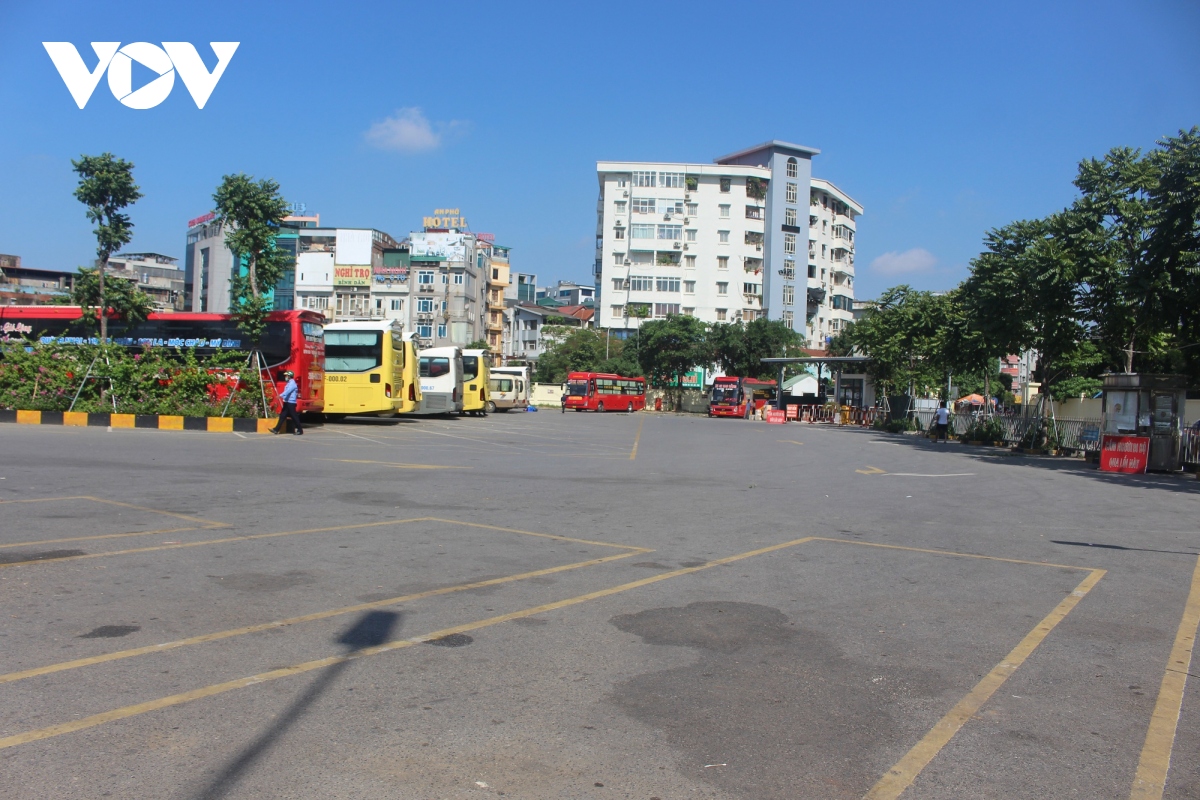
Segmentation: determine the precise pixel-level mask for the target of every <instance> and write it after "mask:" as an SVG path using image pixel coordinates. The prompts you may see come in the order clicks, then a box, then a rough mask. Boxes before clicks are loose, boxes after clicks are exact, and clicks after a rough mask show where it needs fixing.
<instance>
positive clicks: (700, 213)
mask: <svg viewBox="0 0 1200 800" xmlns="http://www.w3.org/2000/svg"><path fill="white" fill-rule="evenodd" d="M819 153H820V151H819V150H816V149H813V148H811V147H803V146H800V145H795V144H789V143H787V142H780V141H771V142H767V143H765V144H762V145H759V146H757V147H752V148H749V149H747V150H742V151H739V152H737V153H732V154H730V155H728V156H724V157H722V158H718V159H717V160H716V161H715V162H714V163H712V164H678V163H642V162H623V161H601V162H598V163H597V165H596V171H597V176H598V179H599V182H600V199H599V202H598V205H597V208H596V220H597V228H596V261H595V276H596V294H597V300H596V307H597V310H598V312H599V320H598V323H599V326H600V327H602V328H608V329H611V330H613V332H614V334H616V335H628V333H629V332H631V331H633V330H635V329H636V328H637V326H638V325H640V324H641V320H642V319H646V318H649V319H655V318H663V317H666V316H668V315H670V314H689V315H692V316H695V317H698V318H700V319H702V320H705V321H706V322H735V321H739V320H741V321H747V322H748V321H751V320H754V319H757V318H759V317H767V318H768V319H776V320H782V321H783V322H784V323H786V324H787V325H789V326H790V327H791V328H792V329H793V330H795V331H797V332H798V333H800V334H801V335H802V336H804V337H805V338H806V341H807V342H808V346H809V347H810V348H814V349H823V348H824V347H825V345H826V342H827V340H828V337H831V336H833V335H835V334H836V332H837V330H839V329H840V328H841V327H842V326H843V325H845V324H846V321H848V320H850V319H851V318H852V314H851V305H852V299H853V296H854V291H853V285H854V235H855V233H854V230H855V220H856V218H857V217H858V215H859V214H861V213H862V206H860V205H859V204H857V203H855V202H854V200H852V199H851V198H850V197H849V196H848V195H846V194H845V193H844V192H842V191H840V190H839V189H838V188H837V187H835V186H834V185H833V184H831V183H829V182H828V181H823V180H814V179H813V178H812V169H811V165H812V157H813V156H815V155H817V154H819ZM806 240H807V241H806Z"/></svg>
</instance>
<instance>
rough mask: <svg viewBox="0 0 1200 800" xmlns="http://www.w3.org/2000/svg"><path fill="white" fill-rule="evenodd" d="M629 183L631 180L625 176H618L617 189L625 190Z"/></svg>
mask: <svg viewBox="0 0 1200 800" xmlns="http://www.w3.org/2000/svg"><path fill="white" fill-rule="evenodd" d="M628 181H629V179H628V178H626V177H625V176H624V175H618V176H617V188H618V189H624V188H625V186H626V185H627V183H628Z"/></svg>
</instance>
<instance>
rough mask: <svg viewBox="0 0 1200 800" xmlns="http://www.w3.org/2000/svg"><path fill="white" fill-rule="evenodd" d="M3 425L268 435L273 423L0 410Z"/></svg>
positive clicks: (228, 419)
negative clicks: (4, 423)
mask: <svg viewBox="0 0 1200 800" xmlns="http://www.w3.org/2000/svg"><path fill="white" fill-rule="evenodd" d="M2 422H15V423H17V424H18V425H65V426H67V427H75V428H156V429H158V430H163V431H208V432H209V433H235V432H236V433H267V432H268V431H270V430H271V428H272V427H274V425H275V420H273V419H243V418H235V417H180V416H174V415H171V414H91V413H88V412H85V411H12V410H4V409H0V423H2Z"/></svg>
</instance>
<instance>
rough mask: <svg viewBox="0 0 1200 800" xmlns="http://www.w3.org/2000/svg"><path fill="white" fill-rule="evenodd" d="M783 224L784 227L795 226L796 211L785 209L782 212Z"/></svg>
mask: <svg viewBox="0 0 1200 800" xmlns="http://www.w3.org/2000/svg"><path fill="white" fill-rule="evenodd" d="M783 224H784V225H795V224H796V209H794V208H785V209H784V210H783Z"/></svg>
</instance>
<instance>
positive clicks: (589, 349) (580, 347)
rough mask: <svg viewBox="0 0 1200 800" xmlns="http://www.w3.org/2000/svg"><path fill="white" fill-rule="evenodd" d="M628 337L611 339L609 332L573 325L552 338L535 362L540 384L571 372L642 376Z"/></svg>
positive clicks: (564, 377) (559, 378)
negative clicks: (556, 337) (558, 337)
mask: <svg viewBox="0 0 1200 800" xmlns="http://www.w3.org/2000/svg"><path fill="white" fill-rule="evenodd" d="M635 353H636V350H635V348H634V347H633V346H632V343H630V342H629V341H627V340H621V339H616V338H612V337H611V336H610V335H609V333H608V331H603V330H597V329H595V328H572V329H571V332H570V333H569V334H567V335H566V336H564V337H562V338H561V339H556V340H551V342H550V344H549V345H548V346H547V347H546V349H545V350H544V351H543V353H542V355H541V357H539V358H538V361H537V373H536V378H537V381H538V382H539V383H562V382H563V381H565V380H566V379H567V374H568V373H571V372H611V373H615V374H618V375H628V376H630V377H636V376H638V375H641V374H642V373H641V368H640V367H639V366H638V364H637V361H636V359H635V358H634V355H635Z"/></svg>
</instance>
